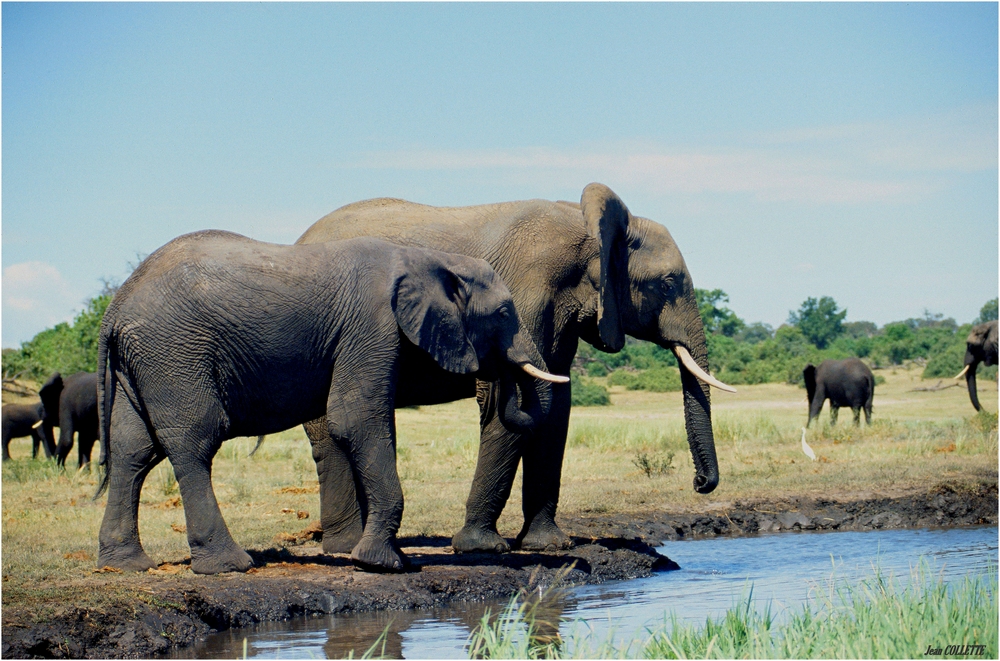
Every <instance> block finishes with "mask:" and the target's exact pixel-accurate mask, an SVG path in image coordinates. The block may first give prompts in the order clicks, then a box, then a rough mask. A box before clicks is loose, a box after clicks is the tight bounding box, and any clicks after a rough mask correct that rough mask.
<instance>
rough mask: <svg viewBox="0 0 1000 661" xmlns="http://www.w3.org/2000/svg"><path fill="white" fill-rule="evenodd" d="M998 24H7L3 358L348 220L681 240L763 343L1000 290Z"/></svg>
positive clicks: (289, 13)
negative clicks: (640, 230) (114, 290)
mask: <svg viewBox="0 0 1000 661" xmlns="http://www.w3.org/2000/svg"><path fill="white" fill-rule="evenodd" d="M997 35H998V18H997V4H996V3H970V4H965V3H950V2H949V3H942V4H935V3H922V2H918V3H909V4H903V3H887V4H869V3H843V4H841V3H818V4H796V3H773V4H755V3H737V4H723V3H705V4H702V3H694V4H682V3H665V4H652V3H647V4H625V3H609V4H604V3H582V4H577V3H554V4H530V3H512V4H492V3H474V4H447V3H446V4H429V3H402V4H368V3H347V4H326V3H301V4H299V3H294V4H293V3H275V4H268V3H255V4H243V3H217V4H199V3H177V4H172V3H156V4H154V3H135V4H131V3H108V4H90V3H67V4H57V3H12V2H4V3H3V5H2V50H0V57H2V60H0V64H2V87H0V111H2V126H0V130H2V136H0V137H2V165H0V167H2V202H0V213H2V216H0V224H2V225H0V229H2V235H0V236H2V241H0V243H2V268H3V271H2V280H0V295H2V344H3V346H4V347H17V346H19V345H20V343H21V342H24V341H27V340H29V339H31V338H32V337H33V336H34V335H35V334H36V333H37V332H39V331H41V330H43V329H45V328H46V327H49V326H52V325H54V324H56V323H58V322H60V321H68V320H71V319H72V318H73V316H74V314H75V313H77V312H78V311H79V310H81V309H82V308H83V306H84V303H85V301H86V300H87V299H88V298H90V297H92V296H94V295H96V294H97V293H99V292H100V290H101V287H102V281H103V280H104V279H109V280H118V281H120V280H122V279H124V278H125V277H126V276H127V274H128V273H129V269H130V264H134V263H135V262H136V261H137V259H138V258H139V257H141V256H144V255H146V254H149V253H150V252H152V251H153V250H155V249H156V248H158V247H159V246H161V245H163V244H164V243H166V242H167V241H169V240H170V239H172V238H174V237H176V236H179V235H181V234H184V233H187V232H192V231H196V230H201V229H209V228H216V229H227V230H232V231H235V232H239V233H241V234H245V235H247V236H250V237H253V238H256V239H260V240H263V241H272V242H277V243H292V242H294V241H295V240H296V239H297V238H298V237H299V236H300V235H301V234H302V233H303V232H304V231H305V230H306V229H307V228H308V227H309V226H310V225H311V224H312V223H313V222H315V221H316V220H318V219H319V218H321V217H322V216H324V215H326V214H327V213H329V212H331V211H333V210H334V209H336V208H338V207H340V206H343V205H345V204H348V203H351V202H355V201H358V200H362V199H367V198H372V197H399V198H404V199H408V200H412V201H415V202H421V203H424V204H432V205H442V206H460V205H468V204H485V203H491V202H501V201H508V200H523V199H532V198H542V199H550V200H560V199H562V200H579V198H580V193H581V192H582V190H583V188H584V186H586V185H587V184H588V183H590V182H592V181H599V182H601V183H604V184H607V185H608V186H610V187H611V188H612V189H613V190H614V191H615V192H616V193H617V194H618V195H619V196H620V197H621V198H622V200H623V201H624V202H625V204H626V205H627V206H628V207H629V209H630V210H631V212H632V213H633V214H634V215H637V216H643V217H646V218H650V219H652V220H655V221H657V222H659V223H662V224H663V225H665V226H666V227H667V228H668V229H669V230H670V232H671V234H672V235H673V237H674V239H675V240H676V241H677V244H678V246H679V247H680V250H681V252H682V254H683V255H684V258H685V260H686V262H687V265H688V268H689V270H690V272H691V274H692V277H693V280H694V284H695V286H696V287H700V288H705V289H716V288H719V289H722V290H724V291H725V292H726V293H727V294H729V298H730V302H729V307H730V308H731V309H733V310H734V311H735V312H736V313H737V314H738V315H739V316H740V317H742V318H744V319H746V320H747V321H748V322H753V321H762V322H765V323H768V324H771V325H772V326H775V327H777V326H779V325H780V324H782V323H784V322H785V321H786V320H787V318H788V314H789V311H790V310H795V309H798V307H799V306H800V305H801V303H802V302H803V301H804V300H805V299H806V298H807V297H820V296H832V297H833V298H834V299H835V300H836V301H837V303H838V304H840V306H841V307H842V308H846V309H847V312H848V314H847V320H848V321H858V320H869V321H874V322H876V323H878V324H879V325H882V324H885V323H887V322H890V321H895V320H901V319H906V318H909V317H921V316H923V315H924V313H925V311H926V312H930V313H935V314H936V313H940V314H943V315H944V316H945V317H953V318H955V319H956V320H957V321H958V322H959V323H965V322H969V321H972V320H973V319H974V318H975V317H976V316H977V315H978V313H979V310H980V308H981V307H982V305H983V304H984V303H985V302H986V301H987V300H989V299H992V298H994V297H996V296H997V290H998V259H997V256H998V165H997V152H998V148H997V147H998V130H997V127H998V91H997V80H998V68H997V63H998V51H997Z"/></svg>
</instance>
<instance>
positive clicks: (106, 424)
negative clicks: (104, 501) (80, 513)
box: [94, 324, 115, 500]
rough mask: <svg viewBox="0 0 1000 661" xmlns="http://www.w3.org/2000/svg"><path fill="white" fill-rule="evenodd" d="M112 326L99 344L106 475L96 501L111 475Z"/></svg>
mask: <svg viewBox="0 0 1000 661" xmlns="http://www.w3.org/2000/svg"><path fill="white" fill-rule="evenodd" d="M110 326H111V325H110V324H108V325H107V326H106V327H105V328H102V329H101V330H102V332H101V335H100V339H99V340H98V344H97V420H98V425H97V426H98V431H99V433H100V438H101V463H100V465H101V466H102V467H103V468H104V474H103V475H102V476H101V482H100V484H98V485H97V493H95V494H94V500H97V499H98V498H100V497H101V494H103V493H104V492H105V491H107V489H108V476H109V475H110V474H111V443H110V435H111V400H112V397H113V396H114V392H115V372H114V370H112V369H110V366H109V365H108V342H109V341H110V340H111V333H110V332H107V331H110V330H111V328H110Z"/></svg>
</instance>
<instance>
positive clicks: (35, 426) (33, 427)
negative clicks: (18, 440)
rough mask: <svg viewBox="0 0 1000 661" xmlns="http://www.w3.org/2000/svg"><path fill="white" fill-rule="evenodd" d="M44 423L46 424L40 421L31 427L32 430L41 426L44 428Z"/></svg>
mask: <svg viewBox="0 0 1000 661" xmlns="http://www.w3.org/2000/svg"><path fill="white" fill-rule="evenodd" d="M43 422H45V421H44V420H39V421H38V422H36V423H35V424H33V425H31V428H32V429H38V428H39V427H41V426H42V423H43Z"/></svg>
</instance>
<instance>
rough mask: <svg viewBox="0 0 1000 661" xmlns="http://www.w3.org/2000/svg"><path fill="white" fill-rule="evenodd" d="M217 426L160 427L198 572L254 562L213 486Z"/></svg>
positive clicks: (231, 568)
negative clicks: (235, 536) (231, 528)
mask: <svg viewBox="0 0 1000 661" xmlns="http://www.w3.org/2000/svg"><path fill="white" fill-rule="evenodd" d="M215 427H216V425H204V428H205V430H206V431H204V432H198V431H194V430H178V429H169V430H161V429H157V435H158V436H159V438H160V442H161V443H163V446H164V448H165V449H166V452H167V457H168V458H169V459H170V463H171V464H172V465H173V467H174V474H175V475H176V476H177V486H178V487H179V488H180V492H181V499H182V500H183V502H184V518H185V521H186V523H187V539H188V546H190V547H191V571H193V572H194V573H196V574H219V573H222V572H230V571H239V572H243V571H246V570H248V569H250V567H252V566H253V560H251V558H250V555H249V554H247V552H246V551H244V550H243V548H242V547H241V546H240V545H239V544H237V543H236V541H235V540H234V539H233V537H232V535H231V534H230V533H229V528H228V527H227V526H226V522H225V519H223V518H222V511H221V510H220V509H219V502H218V501H217V500H216V498H215V491H214V490H213V489H212V458H213V457H214V456H215V453H216V451H217V450H218V448H219V444H220V443H219V441H217V440H216V439H214V438H212V435H211V433H210V432H208V431H207V430H208V429H213V428H215Z"/></svg>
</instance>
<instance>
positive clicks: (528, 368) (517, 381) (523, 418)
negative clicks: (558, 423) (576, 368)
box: [498, 331, 569, 433]
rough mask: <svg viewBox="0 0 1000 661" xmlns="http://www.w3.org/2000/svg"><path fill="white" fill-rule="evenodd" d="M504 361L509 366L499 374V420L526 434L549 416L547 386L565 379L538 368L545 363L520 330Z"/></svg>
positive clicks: (550, 393)
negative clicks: (507, 362) (508, 363)
mask: <svg viewBox="0 0 1000 661" xmlns="http://www.w3.org/2000/svg"><path fill="white" fill-rule="evenodd" d="M506 358H507V360H508V361H509V362H510V363H511V365H509V366H506V367H505V368H504V369H503V370H502V371H501V374H500V397H501V400H500V406H499V407H498V408H499V411H498V412H499V414H500V420H501V422H503V424H504V426H505V427H506V428H507V429H509V430H511V431H513V432H518V433H526V432H528V431H531V429H533V428H534V427H535V426H536V425H537V424H538V422H539V421H540V420H542V419H543V418H545V416H547V415H548V414H549V409H550V408H551V406H552V385H551V384H552V383H566V382H568V381H569V378H568V377H564V376H556V375H554V374H549V373H547V372H544V371H542V370H540V369H538V367H537V366H538V365H545V361H544V360H543V359H542V356H541V354H539V353H538V349H536V348H535V345H534V344H533V343H532V342H531V339H530V338H529V337H527V334H526V333H524V332H523V331H522V332H520V333H517V334H516V335H515V336H514V338H513V342H512V343H511V346H510V348H508V349H507V354H506ZM519 394H520V397H519V396H518V395H519Z"/></svg>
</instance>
